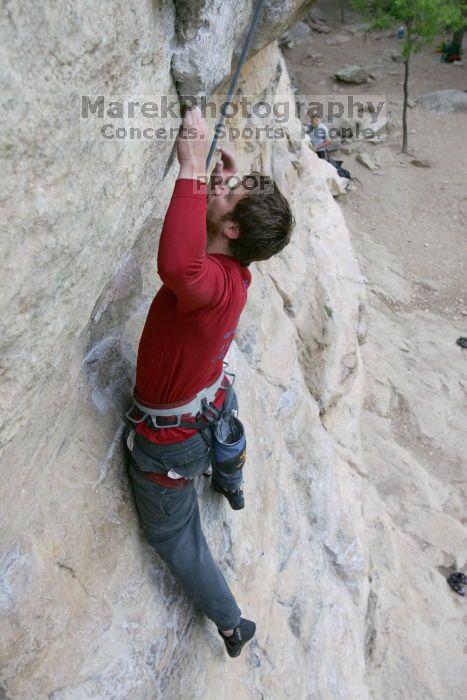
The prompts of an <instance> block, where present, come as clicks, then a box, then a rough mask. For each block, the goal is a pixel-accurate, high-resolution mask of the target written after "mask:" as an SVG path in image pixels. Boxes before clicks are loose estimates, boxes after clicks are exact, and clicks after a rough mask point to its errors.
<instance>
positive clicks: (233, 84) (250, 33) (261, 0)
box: [206, 0, 264, 170]
mask: <svg viewBox="0 0 467 700" xmlns="http://www.w3.org/2000/svg"><path fill="white" fill-rule="evenodd" d="M263 4H264V0H258V2H257V4H256V9H255V12H254V15H253V19H252V20H251V24H250V29H249V31H248V34H247V35H246V39H245V43H244V44H243V49H242V53H241V54H240V58H239V61H238V65H237V68H236V70H235V73H234V74H233V76H232V80H231V81H230V86H229V92H228V95H227V99H226V101H225V102H224V104H223V105H222V110H221V118H220V119H219V122H218V123H217V124H216V128H215V129H214V138H213V140H212V144H211V148H210V149H209V153H208V157H207V160H206V170H207V169H208V168H209V163H210V161H211V158H212V154H213V153H214V149H215V148H216V143H217V136H218V134H219V131H220V129H221V127H222V125H223V123H224V119H225V109H226V107H228V106H229V104H230V101H231V99H232V97H233V94H234V92H235V88H236V85H237V81H238V78H239V76H240V71H241V70H242V67H243V64H244V63H245V60H246V57H247V55H248V51H249V49H250V45H251V42H252V40H253V36H254V34H255V31H256V27H257V26H258V22H259V16H260V14H261V9H262V7H263Z"/></svg>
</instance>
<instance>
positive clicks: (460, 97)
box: [418, 90, 467, 114]
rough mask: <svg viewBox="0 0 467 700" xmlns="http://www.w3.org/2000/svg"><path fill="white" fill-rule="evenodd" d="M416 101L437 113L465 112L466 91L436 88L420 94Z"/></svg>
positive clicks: (466, 104)
mask: <svg viewBox="0 0 467 700" xmlns="http://www.w3.org/2000/svg"><path fill="white" fill-rule="evenodd" d="M418 102H419V104H420V105H421V106H422V107H425V109H429V110H431V111H432V112H435V113H437V114H448V113H450V112H467V92H462V91H461V90H437V91H436V92H429V93H427V94H425V95H420V96H419V98H418Z"/></svg>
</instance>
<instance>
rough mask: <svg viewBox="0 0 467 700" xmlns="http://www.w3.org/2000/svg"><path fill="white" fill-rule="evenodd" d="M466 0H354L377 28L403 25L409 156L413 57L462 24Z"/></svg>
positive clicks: (404, 111)
mask: <svg viewBox="0 0 467 700" xmlns="http://www.w3.org/2000/svg"><path fill="white" fill-rule="evenodd" d="M463 4H465V0H352V5H353V6H354V7H355V9H357V10H359V11H361V12H363V13H364V14H366V15H367V16H368V17H369V18H370V20H371V23H372V25H373V27H374V28H375V29H384V28H386V27H389V26H391V25H393V24H394V23H396V22H397V23H398V24H403V25H404V27H405V37H404V39H403V43H402V59H403V61H404V104H403V107H402V153H407V149H408V139H407V101H408V97H409V65H410V57H411V56H412V54H413V53H415V52H416V51H420V49H421V48H422V46H424V45H425V44H431V43H432V42H433V41H434V39H435V37H436V35H437V34H439V32H440V31H442V30H444V29H445V28H446V27H447V26H451V27H457V26H459V24H460V23H461V13H462V11H461V5H463Z"/></svg>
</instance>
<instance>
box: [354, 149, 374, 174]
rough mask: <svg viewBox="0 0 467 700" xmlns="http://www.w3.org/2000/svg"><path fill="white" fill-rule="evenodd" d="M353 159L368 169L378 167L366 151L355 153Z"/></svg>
mask: <svg viewBox="0 0 467 700" xmlns="http://www.w3.org/2000/svg"><path fill="white" fill-rule="evenodd" d="M355 160H356V161H357V162H358V163H361V164H362V165H364V166H365V168H368V170H376V168H377V167H378V166H377V165H376V163H375V162H374V160H373V159H372V158H371V157H370V156H369V155H368V153H357V155H356V157H355Z"/></svg>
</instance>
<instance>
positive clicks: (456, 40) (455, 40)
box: [451, 27, 464, 55]
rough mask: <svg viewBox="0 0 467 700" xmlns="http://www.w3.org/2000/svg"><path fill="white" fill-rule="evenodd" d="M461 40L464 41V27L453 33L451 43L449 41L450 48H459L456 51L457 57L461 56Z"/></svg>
mask: <svg viewBox="0 0 467 700" xmlns="http://www.w3.org/2000/svg"><path fill="white" fill-rule="evenodd" d="M463 40H464V27H462V29H458V30H457V31H455V32H454V34H453V36H452V41H451V46H452V47H454V46H456V47H457V46H458V47H459V49H458V51H459V55H461V53H462V42H463Z"/></svg>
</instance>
